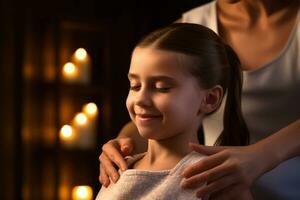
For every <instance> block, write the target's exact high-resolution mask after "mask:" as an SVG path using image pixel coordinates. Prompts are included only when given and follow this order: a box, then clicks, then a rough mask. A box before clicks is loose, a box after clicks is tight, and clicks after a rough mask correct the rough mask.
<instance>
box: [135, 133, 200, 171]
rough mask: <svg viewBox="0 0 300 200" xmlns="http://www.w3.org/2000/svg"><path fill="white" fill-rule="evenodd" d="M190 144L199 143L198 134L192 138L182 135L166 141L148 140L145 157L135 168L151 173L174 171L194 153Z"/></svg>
mask: <svg viewBox="0 0 300 200" xmlns="http://www.w3.org/2000/svg"><path fill="white" fill-rule="evenodd" d="M182 136H185V137H182ZM189 142H193V143H198V139H197V136H196V134H193V136H191V137H189V136H186V134H180V135H178V136H174V137H172V138H168V139H165V140H148V149H147V152H146V154H145V156H144V157H143V158H142V159H140V160H139V161H138V162H136V163H135V164H134V166H133V168H134V169H141V170H150V171H158V170H169V169H172V168H174V167H175V166H176V164H177V163H178V162H179V161H180V160H181V159H182V158H183V157H184V156H186V155H187V154H189V153H190V152H191V151H192V150H191V149H190V148H189Z"/></svg>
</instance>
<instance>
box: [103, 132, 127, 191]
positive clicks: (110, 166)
mask: <svg viewBox="0 0 300 200" xmlns="http://www.w3.org/2000/svg"><path fill="white" fill-rule="evenodd" d="M132 150H133V142H132V139H130V138H116V139H113V140H110V141H108V142H107V143H106V144H104V145H103V147H102V153H101V155H100V156H99V161H100V176H99V180H100V182H101V184H102V185H103V186H105V187H107V186H108V185H109V184H110V179H109V178H111V180H112V181H113V182H114V183H115V182H116V181H117V180H118V179H119V173H118V169H121V170H123V171H124V170H126V169H127V164H126V162H125V160H124V157H125V156H128V155H130V154H131V152H132Z"/></svg>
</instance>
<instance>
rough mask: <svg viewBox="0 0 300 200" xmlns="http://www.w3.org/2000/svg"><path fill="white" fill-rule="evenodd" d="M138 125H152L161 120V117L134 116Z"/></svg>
mask: <svg viewBox="0 0 300 200" xmlns="http://www.w3.org/2000/svg"><path fill="white" fill-rule="evenodd" d="M135 118H136V120H137V122H138V123H140V124H142V125H147V124H149V123H152V122H154V121H156V120H159V119H161V118H162V116H161V115H153V114H136V116H135Z"/></svg>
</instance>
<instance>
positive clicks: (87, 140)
mask: <svg viewBox="0 0 300 200" xmlns="http://www.w3.org/2000/svg"><path fill="white" fill-rule="evenodd" d="M74 127H75V128H76V131H77V135H78V137H77V147H78V148H81V149H90V148H93V147H94V146H95V144H96V138H95V130H94V127H95V126H94V125H93V121H92V120H91V119H89V118H88V117H87V115H86V114H85V113H82V112H81V113H78V114H77V115H76V116H75V118H74Z"/></svg>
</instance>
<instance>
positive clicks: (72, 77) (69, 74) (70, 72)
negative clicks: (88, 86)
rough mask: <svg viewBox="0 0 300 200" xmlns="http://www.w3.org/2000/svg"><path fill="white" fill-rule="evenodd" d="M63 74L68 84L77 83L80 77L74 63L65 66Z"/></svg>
mask: <svg viewBox="0 0 300 200" xmlns="http://www.w3.org/2000/svg"><path fill="white" fill-rule="evenodd" d="M62 74H63V78H64V80H65V81H66V82H75V81H76V79H77V77H78V69H77V67H76V66H75V65H74V64H73V63H71V62H67V63H66V64H65V65H64V66H63V70H62Z"/></svg>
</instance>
